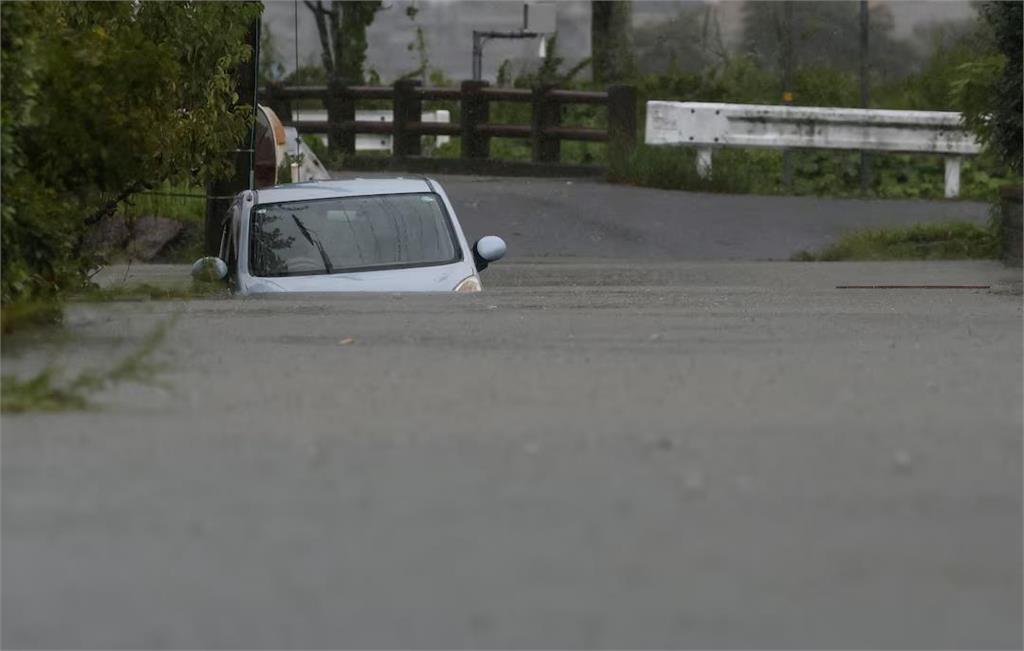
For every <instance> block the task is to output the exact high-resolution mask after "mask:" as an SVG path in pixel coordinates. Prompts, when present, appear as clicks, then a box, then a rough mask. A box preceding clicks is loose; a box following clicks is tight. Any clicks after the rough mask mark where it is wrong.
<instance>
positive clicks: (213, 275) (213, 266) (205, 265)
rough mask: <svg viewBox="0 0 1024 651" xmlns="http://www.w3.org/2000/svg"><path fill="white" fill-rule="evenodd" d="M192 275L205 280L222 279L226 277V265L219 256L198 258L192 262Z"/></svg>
mask: <svg viewBox="0 0 1024 651" xmlns="http://www.w3.org/2000/svg"><path fill="white" fill-rule="evenodd" d="M192 277H193V278H195V279H196V280H205V281H206V282H214V281H217V280H224V279H225V278H227V277H228V265H227V263H225V262H224V261H223V260H221V259H220V258H215V257H208V258H199V259H198V260H196V261H195V262H194V263H193V264H192Z"/></svg>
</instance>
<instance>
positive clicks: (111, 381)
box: [0, 319, 173, 413]
mask: <svg viewBox="0 0 1024 651" xmlns="http://www.w3.org/2000/svg"><path fill="white" fill-rule="evenodd" d="M172 324H173V319H171V320H167V321H164V322H162V323H160V324H159V325H158V326H156V327H155V328H154V329H153V330H152V331H151V332H150V333H149V334H147V335H146V336H145V337H144V338H143V339H142V341H141V342H140V343H139V345H138V346H137V347H136V348H135V349H134V350H132V351H131V352H130V353H128V354H127V355H124V356H123V357H121V358H120V359H118V360H117V361H115V362H114V363H113V364H112V365H111V366H110V367H109V368H105V369H95V368H90V369H85V370H82V371H79V372H78V373H75V374H74V375H72V376H68V375H66V374H65V373H62V372H61V370H60V369H59V368H58V367H57V366H55V365H53V364H49V365H47V366H46V367H45V368H43V370H41V371H39V372H38V373H36V374H35V375H33V376H32V377H30V378H28V379H20V378H18V377H16V376H14V375H7V374H5V375H3V376H2V377H0V411H3V412H7V413H20V412H26V411H69V410H77V409H86V408H89V407H90V406H91V405H92V398H93V396H94V395H96V394H97V393H99V392H100V391H102V390H103V389H106V388H108V387H110V386H112V385H115V384H119V383H123V382H133V383H136V384H159V381H158V379H157V377H156V376H157V373H158V371H160V370H161V369H162V368H163V367H162V365H161V364H160V363H158V362H156V361H155V360H154V355H155V353H156V351H157V349H158V348H159V346H160V344H161V343H162V342H163V340H164V339H165V337H166V336H167V331H168V329H169V328H170V327H171V326H172Z"/></svg>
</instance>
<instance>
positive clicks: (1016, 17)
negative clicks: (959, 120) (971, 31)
mask: <svg viewBox="0 0 1024 651" xmlns="http://www.w3.org/2000/svg"><path fill="white" fill-rule="evenodd" d="M981 14H982V16H983V17H984V18H985V20H986V22H987V23H988V24H989V26H990V27H991V30H992V34H993V38H994V44H995V49H996V50H997V52H998V53H997V54H994V55H991V56H989V57H985V58H983V59H980V60H978V61H973V62H968V63H964V64H963V65H961V66H960V68H959V71H960V73H961V79H960V80H959V81H958V82H956V83H955V84H954V88H953V93H954V96H955V97H956V98H957V100H958V103H959V104H960V107H961V110H962V111H963V114H964V124H965V125H966V126H967V128H968V129H971V130H972V131H974V132H975V133H977V134H978V137H979V138H980V139H981V141H982V142H983V143H985V145H986V146H988V147H989V148H990V149H992V150H993V151H994V152H995V153H996V155H997V156H998V157H999V158H1000V160H1002V162H1003V163H1004V164H1005V165H1006V166H1007V167H1009V168H1010V169H1011V170H1013V171H1014V172H1016V173H1017V174H1020V172H1021V170H1022V148H1024V126H1022V124H1024V115H1022V112H1024V99H1022V97H1021V83H1022V82H1021V66H1022V65H1024V64H1022V62H1021V59H1022V58H1024V52H1022V48H1024V45H1022V39H1024V35H1022V30H1024V28H1022V22H1024V5H1022V4H1021V3H1020V2H986V3H984V4H983V5H982V6H981Z"/></svg>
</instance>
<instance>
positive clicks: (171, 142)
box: [0, 2, 259, 304]
mask: <svg viewBox="0 0 1024 651" xmlns="http://www.w3.org/2000/svg"><path fill="white" fill-rule="evenodd" d="M258 10H259V6H258V5H257V4H252V3H185V2H166V3H164V2H153V3H138V4H135V3H127V2H124V3H72V2H66V3H56V2H54V3H3V4H0V17H2V27H3V30H2V32H3V34H2V48H3V57H2V62H0V65H2V75H3V79H4V83H3V88H2V96H0V102H2V111H0V126H2V137H0V140H2V166H3V197H2V204H3V206H2V247H3V260H2V276H3V277H2V282H0V301H2V302H3V303H5V304H7V303H10V302H12V301H15V300H33V299H35V298H45V297H48V296H55V295H57V294H59V293H60V292H61V291H63V290H65V289H67V288H70V287H74V286H77V285H81V284H82V282H83V279H84V274H85V272H86V271H87V270H88V268H89V266H90V260H89V258H88V255H87V252H84V251H81V250H80V242H81V238H82V235H83V233H84V231H85V229H86V227H87V226H88V225H89V224H91V223H93V222H96V221H98V220H99V219H100V218H102V217H103V216H104V215H106V214H110V213H112V212H114V210H116V208H117V207H118V205H119V204H120V203H121V202H122V201H123V200H124V199H126V198H128V197H130V196H131V195H133V194H134V193H136V192H138V191H140V190H143V189H146V188H149V187H153V186H155V185H157V184H159V183H161V182H162V181H164V180H167V179H171V180H174V181H177V182H184V181H186V180H188V181H191V182H194V183H198V184H202V183H205V182H207V181H209V180H211V179H214V178H216V177H218V176H222V175H225V174H227V173H229V172H230V170H231V164H230V163H231V161H230V157H229V156H225V155H224V153H225V152H228V151H230V150H231V149H233V148H234V147H235V144H236V142H237V141H238V140H239V139H240V137H241V136H242V135H243V134H244V133H245V129H246V127H247V124H248V122H249V119H250V112H251V111H250V109H248V108H247V107H244V106H239V107H236V106H235V104H234V102H235V99H236V93H235V89H234V86H233V79H232V71H233V68H234V67H235V66H236V65H238V64H239V63H241V62H242V61H245V60H247V59H248V58H249V56H250V52H249V48H248V46H246V45H245V38H244V37H245V34H246V32H247V30H248V27H249V24H250V23H251V21H252V20H253V19H254V18H255V16H256V15H257V14H258Z"/></svg>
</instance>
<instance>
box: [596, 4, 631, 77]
mask: <svg viewBox="0 0 1024 651" xmlns="http://www.w3.org/2000/svg"><path fill="white" fill-rule="evenodd" d="M590 56H591V70H592V72H593V79H594V83H598V84H608V83H614V82H619V81H624V80H626V79H628V78H630V77H631V76H633V74H634V73H635V72H636V57H635V55H634V52H633V2H632V0H592V1H591V3H590Z"/></svg>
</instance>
